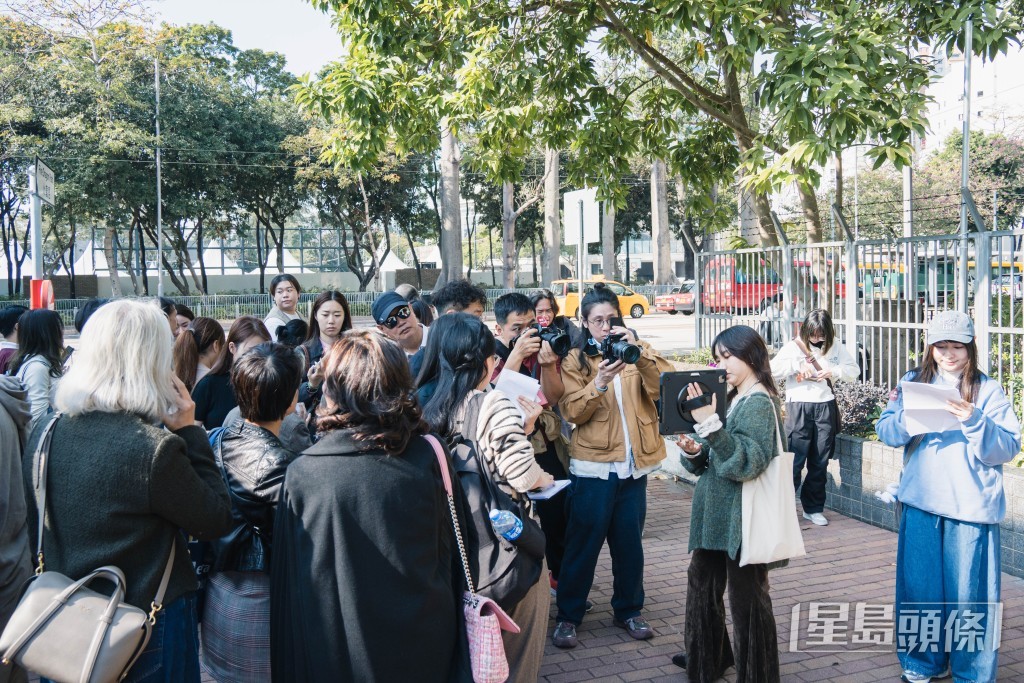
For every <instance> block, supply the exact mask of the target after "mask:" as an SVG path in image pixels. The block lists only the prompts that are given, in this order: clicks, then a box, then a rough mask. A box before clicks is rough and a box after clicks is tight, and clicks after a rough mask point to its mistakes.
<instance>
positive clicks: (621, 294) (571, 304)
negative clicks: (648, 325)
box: [551, 278, 648, 318]
mask: <svg viewBox="0 0 1024 683" xmlns="http://www.w3.org/2000/svg"><path fill="white" fill-rule="evenodd" d="M596 282H603V283H604V284H606V285H608V288H609V289H610V290H612V292H613V293H614V294H615V296H617V297H618V298H619V314H620V315H621V316H622V317H623V318H625V317H626V316H627V315H628V316H632V317H634V318H641V317H643V316H644V314H646V313H647V310H648V303H647V297H646V296H644V295H642V294H637V293H636V292H634V291H633V290H632V289H630V288H629V287H627V286H626V285H624V284H622V283H621V282H615V281H614V280H604V279H601V278H592V279H590V280H584V281H583V289H584V294H586V292H589V291H590V290H591V289H593V287H594V283H596ZM578 290H579V283H578V281H577V280H555V281H554V282H552V283H551V291H552V292H554V294H555V300H556V301H557V302H558V308H559V309H560V310H561V311H562V313H563V314H565V315H567V316H569V317H571V318H578V317H579V312H580V297H579V291H578Z"/></svg>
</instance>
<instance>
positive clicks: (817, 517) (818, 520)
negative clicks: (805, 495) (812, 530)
mask: <svg viewBox="0 0 1024 683" xmlns="http://www.w3.org/2000/svg"><path fill="white" fill-rule="evenodd" d="M804 519H809V520H811V523H812V524H817V525H818V526H828V520H827V519H825V515H823V514H821V513H820V512H812V513H810V514H807V513H806V512H805V513H804Z"/></svg>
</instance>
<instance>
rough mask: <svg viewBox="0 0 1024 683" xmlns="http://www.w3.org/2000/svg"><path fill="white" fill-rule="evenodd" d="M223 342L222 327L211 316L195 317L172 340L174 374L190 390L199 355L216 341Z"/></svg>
mask: <svg viewBox="0 0 1024 683" xmlns="http://www.w3.org/2000/svg"><path fill="white" fill-rule="evenodd" d="M218 341H219V342H221V343H222V344H223V343H224V328H223V327H221V326H220V323H219V322H217V321H216V320H213V319H211V318H196V319H195V320H194V321H193V322H192V324H191V325H190V326H189V329H188V330H186V331H185V332H182V333H181V334H179V335H178V338H177V339H175V341H174V374H175V375H177V376H178V379H180V380H181V381H182V382H183V383H184V384H185V386H186V387H187V388H188V390H189V392H191V391H192V390H193V389H194V388H195V385H196V374H197V373H198V370H199V357H200V356H202V355H203V354H204V353H206V352H207V351H208V350H209V349H210V347H212V346H213V345H214V344H215V343H216V342H218Z"/></svg>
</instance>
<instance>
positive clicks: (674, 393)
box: [658, 368, 729, 436]
mask: <svg viewBox="0 0 1024 683" xmlns="http://www.w3.org/2000/svg"><path fill="white" fill-rule="evenodd" d="M692 383H697V384H698V385H699V386H700V388H701V391H702V394H701V396H699V397H698V398H695V399H692V400H690V399H687V397H686V387H687V386H689V385H690V384H692ZM728 390H729V385H728V384H726V383H725V370H720V369H712V368H708V369H706V370H682V371H679V372H663V373H662V374H661V401H660V402H659V403H660V406H661V410H660V415H659V420H658V431H659V433H660V434H661V435H662V436H670V435H674V434H692V433H693V432H694V431H695V430H694V425H695V424H696V421H695V420H694V419H693V418H692V417H691V415H690V411H691V410H692V409H693V408H697V407H700V406H702V405H705V406H706V405H711V396H712V394H714V395H715V396H717V397H718V403H717V408H716V412H717V413H718V417H719V419H721V420H722V424H723V425H724V424H725V410H726V407H727V406H726V402H727V394H728Z"/></svg>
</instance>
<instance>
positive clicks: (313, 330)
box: [306, 290, 352, 342]
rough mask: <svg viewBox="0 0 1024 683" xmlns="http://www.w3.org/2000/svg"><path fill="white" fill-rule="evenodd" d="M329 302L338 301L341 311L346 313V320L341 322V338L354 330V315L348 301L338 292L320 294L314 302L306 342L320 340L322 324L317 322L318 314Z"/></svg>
mask: <svg viewBox="0 0 1024 683" xmlns="http://www.w3.org/2000/svg"><path fill="white" fill-rule="evenodd" d="M328 301H337V302H338V303H339V304H341V310H342V311H344V313H345V319H344V320H343V321H341V332H340V333H339V336H341V335H342V334H344V333H345V332H348V331H349V330H351V329H352V314H351V313H350V312H349V310H348V299H346V298H345V295H344V294H342V293H341V292H339V291H337V290H330V291H327V292H320V294H319V295H317V297H316V299H314V300H313V308H312V309H311V310H310V312H309V332H307V333H306V341H307V342H311V341H313V340H314V339H319V338H320V323H318V322H317V321H316V312H317V311H319V310H320V307H321V306H323V305H324V304H325V303H327V302H328Z"/></svg>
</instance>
